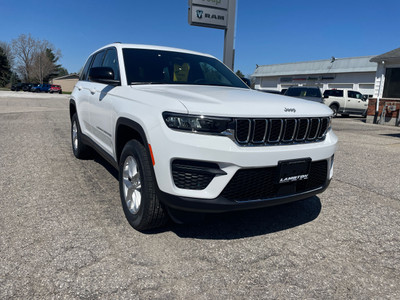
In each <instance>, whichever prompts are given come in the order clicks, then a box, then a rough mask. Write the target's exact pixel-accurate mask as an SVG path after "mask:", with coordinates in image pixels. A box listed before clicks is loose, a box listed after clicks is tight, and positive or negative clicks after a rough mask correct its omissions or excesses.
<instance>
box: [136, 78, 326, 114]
mask: <svg viewBox="0 0 400 300" xmlns="http://www.w3.org/2000/svg"><path fill="white" fill-rule="evenodd" d="M133 88H135V89H138V90H141V91H143V92H147V93H151V94H157V95H158V96H160V97H167V98H172V99H175V100H177V101H179V102H180V103H182V105H183V106H184V107H185V108H186V109H187V111H188V113H189V114H199V115H208V116H226V117H252V118H257V117H260V118H262V117H264V118H265V117H270V118H273V117H279V118H282V117H284V118H287V117H322V116H329V115H331V114H332V110H331V109H330V108H329V107H327V106H326V105H325V104H321V103H316V102H313V101H308V100H303V99H300V98H293V97H287V96H283V95H277V94H268V93H263V92H258V91H255V90H251V89H242V88H232V87H220V86H195V85H146V86H140V87H139V86H135V87H133Z"/></svg>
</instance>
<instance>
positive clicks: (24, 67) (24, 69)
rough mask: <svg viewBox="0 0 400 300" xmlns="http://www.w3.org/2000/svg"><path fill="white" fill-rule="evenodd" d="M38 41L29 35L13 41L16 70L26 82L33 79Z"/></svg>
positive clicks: (22, 35) (23, 35)
mask: <svg viewBox="0 0 400 300" xmlns="http://www.w3.org/2000/svg"><path fill="white" fill-rule="evenodd" d="M36 44H37V42H36V40H34V39H33V38H32V36H31V35H30V34H29V35H28V36H26V35H25V34H21V35H20V36H19V37H18V38H17V39H14V40H12V49H13V52H14V55H15V58H16V63H17V66H16V70H17V72H18V73H19V74H20V75H21V77H22V79H23V80H25V81H26V82H28V81H29V79H30V78H31V72H32V65H33V60H34V57H35V52H36Z"/></svg>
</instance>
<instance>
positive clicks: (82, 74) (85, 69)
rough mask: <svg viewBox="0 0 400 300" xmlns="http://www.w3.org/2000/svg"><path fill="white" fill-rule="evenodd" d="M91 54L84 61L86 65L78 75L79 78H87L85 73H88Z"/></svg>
mask: <svg viewBox="0 0 400 300" xmlns="http://www.w3.org/2000/svg"><path fill="white" fill-rule="evenodd" d="M92 59H93V56H91V57H89V59H88V60H87V62H86V65H85V66H84V67H83V70H82V73H81V76H80V77H79V80H87V75H88V73H89V67H90V63H91V62H92Z"/></svg>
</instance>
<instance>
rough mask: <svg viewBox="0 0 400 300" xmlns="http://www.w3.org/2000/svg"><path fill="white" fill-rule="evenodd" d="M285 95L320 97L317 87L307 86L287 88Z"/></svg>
mask: <svg viewBox="0 0 400 300" xmlns="http://www.w3.org/2000/svg"><path fill="white" fill-rule="evenodd" d="M285 95H286V96H292V97H319V98H320V97H321V91H320V90H319V89H318V88H307V87H295V88H289V89H288V90H287V91H286V93H285Z"/></svg>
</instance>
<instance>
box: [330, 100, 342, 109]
mask: <svg viewBox="0 0 400 300" xmlns="http://www.w3.org/2000/svg"><path fill="white" fill-rule="evenodd" d="M331 106H336V107H337V108H338V109H339V108H340V103H339V102H337V101H334V102H332V103H331V104H329V107H331Z"/></svg>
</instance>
